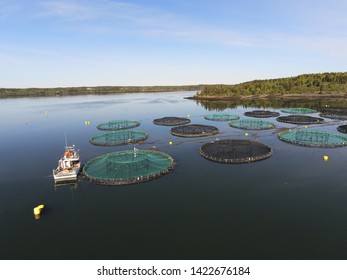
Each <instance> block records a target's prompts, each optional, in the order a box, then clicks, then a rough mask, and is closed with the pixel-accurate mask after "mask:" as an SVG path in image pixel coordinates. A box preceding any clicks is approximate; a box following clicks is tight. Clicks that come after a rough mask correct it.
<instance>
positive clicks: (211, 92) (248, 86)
mask: <svg viewBox="0 0 347 280" xmlns="http://www.w3.org/2000/svg"><path fill="white" fill-rule="evenodd" d="M346 93H347V72H339V73H320V74H304V75H299V76H296V77H289V78H280V79H270V80H254V81H251V82H245V83H241V84H235V85H208V86H205V87H204V88H203V90H202V91H201V92H200V93H198V94H197V95H196V96H195V97H196V98H199V97H200V98H201V97H202V98H203V97H208V96H211V97H234V96H235V97H237V96H245V95H283V94H303V95H312V94H346Z"/></svg>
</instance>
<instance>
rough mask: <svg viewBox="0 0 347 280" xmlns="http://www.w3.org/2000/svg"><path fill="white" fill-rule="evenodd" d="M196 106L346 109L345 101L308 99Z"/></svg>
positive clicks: (215, 108)
mask: <svg viewBox="0 0 347 280" xmlns="http://www.w3.org/2000/svg"><path fill="white" fill-rule="evenodd" d="M195 101H196V103H197V104H198V105H200V106H201V107H203V108H205V109H206V110H209V111H224V110H225V109H235V108H237V107H238V106H242V107H244V108H275V109H280V108H290V107H304V108H312V109H314V108H323V107H340V108H347V100H346V99H310V100H293V99H255V100H254V99H231V100H223V101H219V100H218V101H209V100H195Z"/></svg>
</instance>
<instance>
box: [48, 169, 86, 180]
mask: <svg viewBox="0 0 347 280" xmlns="http://www.w3.org/2000/svg"><path fill="white" fill-rule="evenodd" d="M79 169H80V168H78V169H73V170H61V171H59V170H56V169H53V178H54V181H56V182H57V181H74V180H77V177H78V173H79Z"/></svg>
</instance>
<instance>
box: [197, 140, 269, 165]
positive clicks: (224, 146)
mask: <svg viewBox="0 0 347 280" xmlns="http://www.w3.org/2000/svg"><path fill="white" fill-rule="evenodd" d="M200 154H201V155H202V156H203V157H204V158H207V159H209V160H212V161H216V162H220V163H246V162H253V161H258V160H263V159H266V158H269V157H270V156H271V155H272V149H271V148H270V147H268V146H266V145H264V144H262V143H259V142H256V141H249V140H231V139H225V140H217V141H212V142H210V143H206V144H204V145H202V146H201V148H200Z"/></svg>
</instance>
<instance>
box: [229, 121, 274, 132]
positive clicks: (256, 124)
mask: <svg viewBox="0 0 347 280" xmlns="http://www.w3.org/2000/svg"><path fill="white" fill-rule="evenodd" d="M229 126H231V127H235V128H240V129H250V130H265V129H272V128H275V125H274V124H273V123H272V122H266V121H262V120H238V121H232V122H229Z"/></svg>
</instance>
